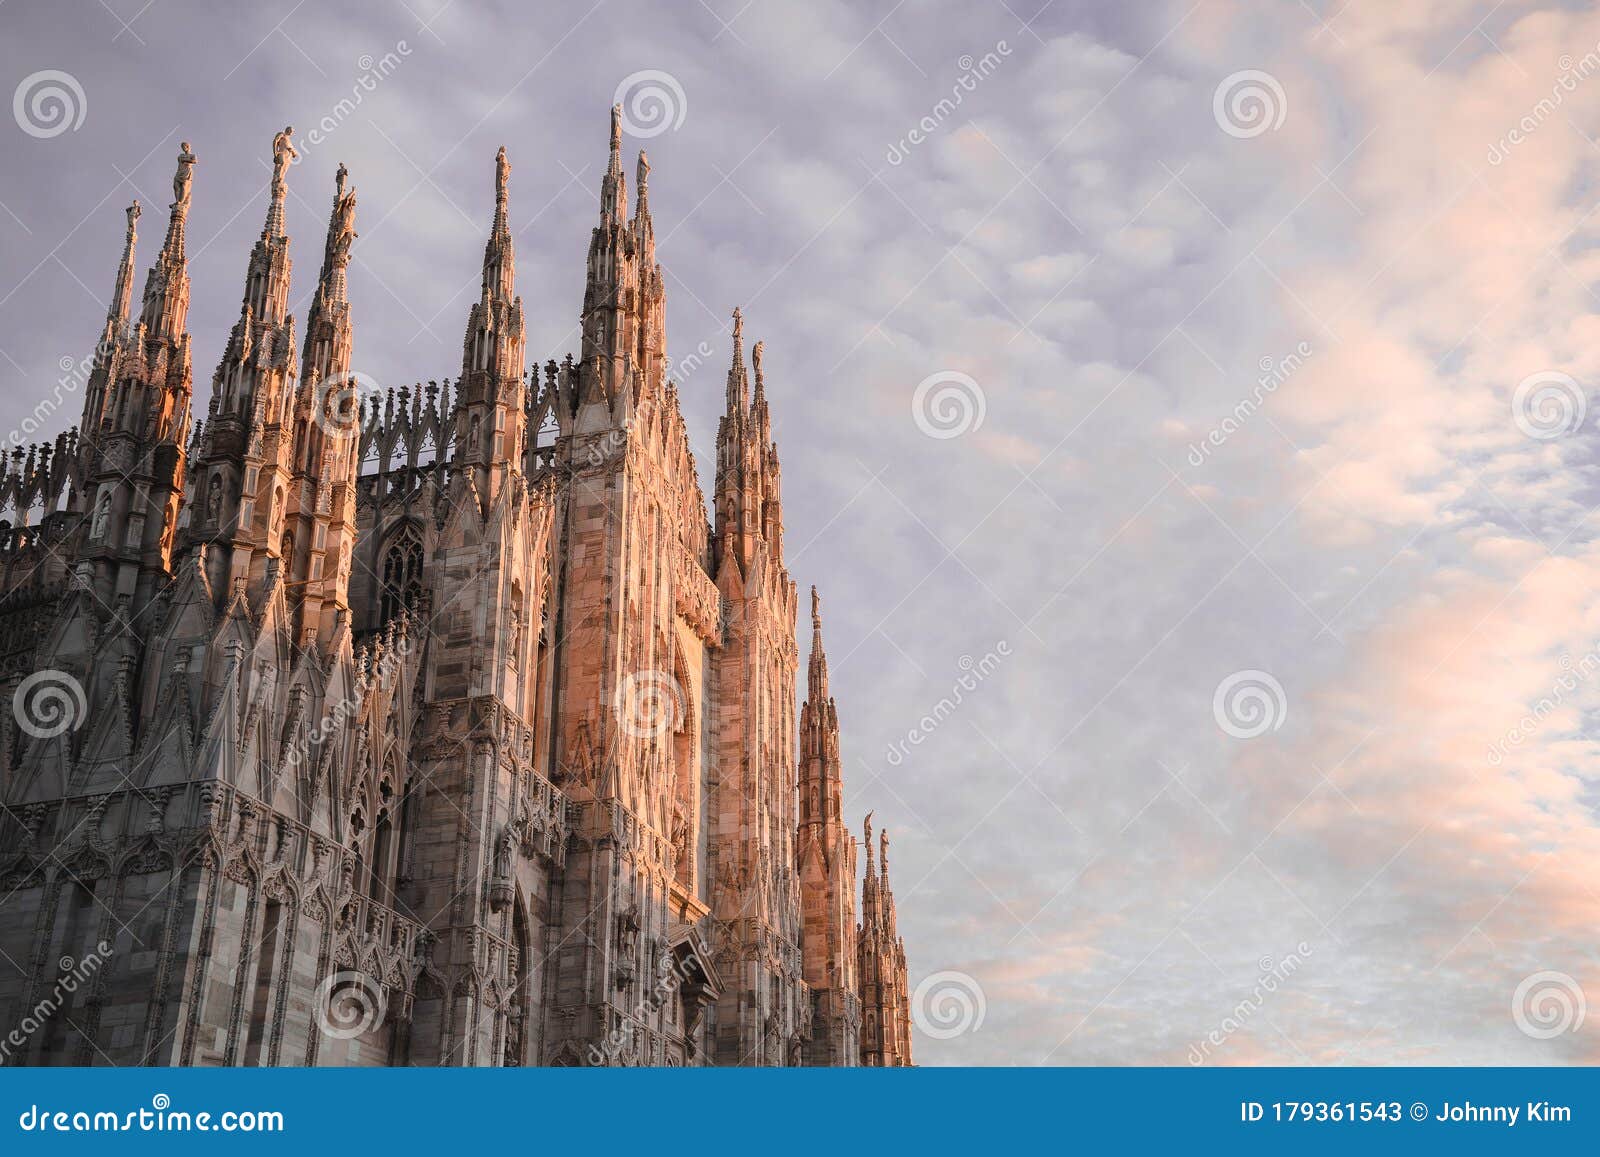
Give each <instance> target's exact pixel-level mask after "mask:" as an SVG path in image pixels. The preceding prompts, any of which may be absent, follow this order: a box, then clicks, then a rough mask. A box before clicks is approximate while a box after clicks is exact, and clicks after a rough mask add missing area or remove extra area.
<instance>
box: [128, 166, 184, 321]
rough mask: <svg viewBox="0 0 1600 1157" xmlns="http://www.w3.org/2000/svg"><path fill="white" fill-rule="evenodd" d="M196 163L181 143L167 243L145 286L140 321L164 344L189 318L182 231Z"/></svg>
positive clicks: (173, 184) (169, 216)
mask: <svg viewBox="0 0 1600 1157" xmlns="http://www.w3.org/2000/svg"><path fill="white" fill-rule="evenodd" d="M195 160H196V157H195V155H194V153H193V152H192V151H190V149H189V142H188V141H184V142H183V144H182V145H181V146H179V152H178V171H177V172H176V173H174V174H173V177H172V205H171V208H170V212H169V215H168V218H167V236H166V240H165V241H163V242H162V245H161V252H160V254H159V255H158V256H157V257H156V260H155V264H154V265H152V266H151V267H150V273H149V276H148V277H146V279H145V283H144V304H143V306H142V307H141V309H140V317H139V320H140V322H141V323H142V324H143V325H144V327H145V329H146V330H147V331H148V336H149V337H152V338H160V339H163V340H166V341H176V340H177V339H178V336H179V335H180V334H182V333H183V332H184V326H185V325H186V324H187V321H188V315H189V261H188V257H187V256H186V255H185V253H184V232H185V225H186V223H187V222H188V220H189V197H190V192H191V186H192V185H193V182H194V165H195Z"/></svg>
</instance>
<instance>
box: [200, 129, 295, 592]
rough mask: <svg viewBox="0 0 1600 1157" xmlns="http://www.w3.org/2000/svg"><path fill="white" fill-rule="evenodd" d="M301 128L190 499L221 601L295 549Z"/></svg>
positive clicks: (271, 203) (289, 143) (214, 403)
mask: <svg viewBox="0 0 1600 1157" xmlns="http://www.w3.org/2000/svg"><path fill="white" fill-rule="evenodd" d="M292 132H293V129H292V128H286V129H284V130H283V131H282V132H280V133H277V134H276V135H275V136H274V137H273V138H272V183H271V185H270V187H269V190H268V201H267V215H266V221H265V223H264V224H263V225H262V228H261V236H260V237H259V238H258V239H257V240H256V243H255V245H254V246H253V247H252V248H251V250H250V260H249V263H248V265H247V266H246V269H245V281H244V296H243V299H242V300H241V302H240V304H239V320H238V321H236V322H235V323H234V325H233V331H232V333H230V334H229V335H228V344H227V346H226V348H225V349H224V350H223V353H222V357H221V359H220V360H219V361H218V363H217V369H216V372H215V373H214V374H213V375H212V379H211V390H212V397H211V408H210V417H209V420H208V421H207V423H206V427H205V434H204V437H203V439H202V442H201V448H200V461H199V463H198V464H197V466H196V469H195V478H196V487H195V488H194V490H193V491H192V492H191V493H190V495H189V503H190V515H189V524H188V538H187V542H188V544H189V545H190V546H191V547H197V546H199V545H201V544H203V543H209V544H211V545H212V549H210V550H208V552H207V555H206V565H207V570H208V575H209V579H210V582H211V589H212V592H213V593H214V595H215V596H216V598H217V600H218V603H219V604H226V603H227V602H228V601H229V600H230V599H231V598H232V597H233V596H234V595H235V594H240V593H250V594H252V595H253V594H254V593H256V592H259V591H260V590H262V589H263V588H264V586H265V584H266V583H267V581H268V578H269V574H271V573H273V572H274V569H275V568H277V573H281V568H278V563H279V561H280V559H281V555H282V552H283V549H284V547H285V545H286V537H285V534H284V531H285V517H286V512H287V509H288V494H287V492H286V486H287V483H288V482H289V478H290V475H291V474H292V473H293V471H294V461H295V446H294V440H293V437H292V435H291V433H290V429H291V421H292V418H293V412H294V409H295V404H296V399H297V397H298V396H299V395H298V391H297V390H296V389H295V380H296V378H297V377H298V376H299V372H300V370H299V357H298V353H297V351H296V345H297V340H296V335H295V323H294V318H293V317H292V316H290V314H289V278H290V273H291V272H292V269H293V262H292V261H291V260H290V258H289V237H288V234H287V233H285V232H284V216H283V206H284V197H285V195H286V193H287V189H288V186H287V175H288V170H289V165H290V164H291V163H292V162H293V160H294V158H295V157H296V156H298V153H297V152H296V151H295V147H294V142H293V140H292V139H291V134H292Z"/></svg>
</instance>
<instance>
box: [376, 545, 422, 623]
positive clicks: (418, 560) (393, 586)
mask: <svg viewBox="0 0 1600 1157" xmlns="http://www.w3.org/2000/svg"><path fill="white" fill-rule="evenodd" d="M421 605H422V536H421V534H419V533H418V531H417V528H416V526H415V524H412V523H407V524H406V526H405V528H404V529H403V530H401V531H400V532H399V533H398V534H396V535H395V536H394V538H393V539H392V540H391V541H390V543H389V548H388V549H387V550H385V551H384V553H383V599H382V612H383V621H384V622H388V621H389V620H390V619H392V618H394V617H395V616H396V615H398V614H399V613H400V612H401V611H407V612H410V613H415V612H416V611H417V610H418V608H419V607H420V606H421Z"/></svg>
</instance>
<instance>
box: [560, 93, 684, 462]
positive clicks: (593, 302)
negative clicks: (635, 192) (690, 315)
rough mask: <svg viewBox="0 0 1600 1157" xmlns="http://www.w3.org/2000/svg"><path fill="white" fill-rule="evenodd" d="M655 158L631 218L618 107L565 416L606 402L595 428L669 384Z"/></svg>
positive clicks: (642, 161)
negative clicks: (653, 201)
mask: <svg viewBox="0 0 1600 1157" xmlns="http://www.w3.org/2000/svg"><path fill="white" fill-rule="evenodd" d="M649 171H650V162H649V159H648V158H647V157H645V155H644V154H643V153H642V152H641V153H640V154H639V168H638V179H639V181H640V184H641V196H640V200H639V205H638V209H637V211H636V212H635V214H634V217H633V219H632V220H629V218H628V190H627V178H626V177H625V176H624V175H623V172H622V106H621V105H617V106H615V107H613V108H612V110H611V148H610V158H609V160H608V162H607V164H606V172H605V176H604V177H603V178H601V181H600V220H599V221H598V223H597V224H596V225H595V228H594V232H593V234H592V235H591V237H590V241H589V258H588V266H587V269H586V271H585V279H584V293H583V318H582V330H583V351H582V354H581V355H580V361H579V367H578V382H577V389H576V391H574V392H573V393H571V394H569V395H568V396H567V397H566V399H565V400H566V405H565V407H564V411H563V412H559V413H558V414H557V418H558V420H561V421H565V420H567V419H569V418H573V417H576V415H577V411H578V410H579V409H581V408H582V407H585V406H593V405H595V404H597V403H603V404H604V405H605V406H606V408H607V410H608V413H607V414H606V415H605V416H604V417H603V418H602V417H601V416H600V415H598V414H593V415H591V416H590V417H588V418H586V419H585V422H586V423H587V424H588V428H589V429H590V430H594V429H596V428H597V427H596V426H594V424H593V423H594V422H596V421H601V422H603V424H604V426H605V427H609V428H613V429H615V428H619V427H622V426H626V425H627V424H628V423H629V422H630V421H631V420H632V418H633V415H634V413H635V411H636V410H637V408H638V406H639V405H640V403H641V401H642V400H643V399H644V397H645V396H646V395H647V394H648V395H651V396H655V395H657V394H658V393H659V392H660V391H662V390H664V388H665V384H666V383H665V380H664V359H665V351H666V313H665V310H666V292H665V285H664V281H663V278H662V274H661V267H660V266H659V265H657V264H656V257H655V231H654V226H653V225H652V224H651V222H650V210H649V206H648V203H647V200H646V196H645V194H644V191H643V185H644V183H645V182H646V181H647V180H648V173H649Z"/></svg>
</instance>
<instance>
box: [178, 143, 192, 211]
mask: <svg viewBox="0 0 1600 1157" xmlns="http://www.w3.org/2000/svg"><path fill="white" fill-rule="evenodd" d="M195 160H196V157H195V155H194V153H192V152H190V150H189V142H188V141H184V142H183V143H182V144H181V145H179V146H178V171H177V172H176V173H174V174H173V175H172V207H173V208H174V209H187V208H188V207H189V183H190V182H191V181H192V180H194V163H195Z"/></svg>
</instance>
